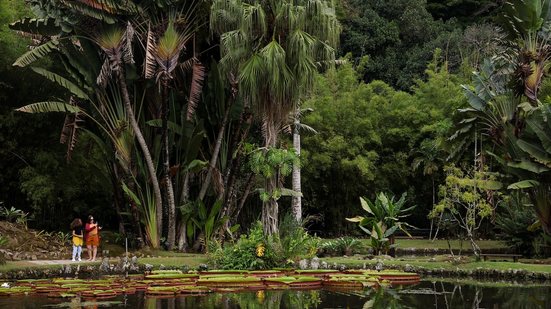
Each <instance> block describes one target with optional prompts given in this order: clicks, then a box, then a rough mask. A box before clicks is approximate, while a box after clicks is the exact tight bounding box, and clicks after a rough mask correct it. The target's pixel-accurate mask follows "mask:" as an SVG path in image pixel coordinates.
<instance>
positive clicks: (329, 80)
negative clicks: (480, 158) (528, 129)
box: [302, 63, 464, 234]
mask: <svg viewBox="0 0 551 309" xmlns="http://www.w3.org/2000/svg"><path fill="white" fill-rule="evenodd" d="M427 75H428V80H427V81H421V80H418V81H417V84H416V86H415V87H414V88H413V89H414V92H413V93H411V94H410V93H406V92H402V91H397V90H395V89H393V88H392V87H390V86H389V85H387V84H386V83H384V82H382V81H373V82H371V83H369V84H366V83H364V82H361V81H359V79H358V73H357V72H356V70H355V69H354V68H353V67H352V65H351V64H350V63H347V64H345V65H343V66H340V67H339V68H338V69H336V70H330V71H328V72H327V73H326V74H325V75H323V76H319V77H318V79H317V82H316V89H315V91H314V93H315V95H313V97H312V98H311V99H310V100H309V101H307V102H305V106H307V107H311V108H312V109H313V110H314V112H313V113H311V114H309V115H307V116H306V117H305V119H304V122H305V123H307V124H308V125H310V126H312V127H313V128H315V129H316V131H317V132H318V134H315V135H307V136H304V137H303V154H302V162H303V166H304V167H303V175H304V176H303V177H304V185H303V191H304V195H305V196H306V197H307V198H306V199H305V208H306V212H307V213H309V214H316V213H320V212H321V214H322V215H323V217H324V218H327V221H324V222H322V223H321V224H320V225H318V226H316V229H318V230H319V231H322V232H324V233H331V234H340V233H345V232H346V231H350V230H351V229H353V227H352V226H351V225H349V224H346V223H345V221H344V220H343V221H339V220H335V221H333V219H334V218H345V217H352V216H354V215H356V209H357V201H358V197H359V196H361V195H363V194H365V192H369V196H368V197H370V198H371V197H372V196H374V194H375V192H377V191H385V190H389V189H390V190H391V191H393V192H404V191H406V192H408V196H409V199H410V201H411V203H412V204H415V205H418V207H419V211H418V212H416V213H417V214H416V216H414V220H415V221H416V224H417V222H419V224H420V226H426V215H427V214H428V212H429V209H431V208H432V204H431V201H432V198H431V192H432V188H431V178H430V177H419V176H420V175H423V172H422V171H421V170H417V171H414V170H413V169H412V168H411V165H412V163H413V160H414V159H415V158H419V157H420V156H421V155H422V154H421V153H420V151H419V150H418V149H421V147H422V146H423V145H424V144H425V143H437V144H438V143H441V142H442V140H443V139H445V137H446V136H447V135H446V134H447V132H448V130H449V129H450V128H451V127H452V126H453V122H452V118H451V117H452V115H453V113H454V111H455V110H456V109H457V108H458V107H460V106H461V105H462V104H463V102H464V98H463V95H462V93H461V90H460V88H459V84H460V81H461V78H459V77H458V76H456V75H452V74H450V73H449V72H448V71H447V67H446V66H445V64H437V63H433V64H431V65H430V66H429V68H428V70H427ZM436 151H438V150H436ZM445 158H446V155H445V153H440V154H438V156H437V157H436V158H433V159H432V160H434V161H435V162H436V161H438V160H442V161H443V160H445ZM434 177H436V178H438V177H439V176H438V175H434Z"/></svg>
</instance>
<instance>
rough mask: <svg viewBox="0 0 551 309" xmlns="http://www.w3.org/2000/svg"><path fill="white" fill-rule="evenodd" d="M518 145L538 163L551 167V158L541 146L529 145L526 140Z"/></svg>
mask: <svg viewBox="0 0 551 309" xmlns="http://www.w3.org/2000/svg"><path fill="white" fill-rule="evenodd" d="M517 145H518V146H519V147H520V149H522V150H524V151H525V152H526V153H528V154H529V155H530V156H532V157H533V158H534V159H535V160H536V161H537V162H539V163H541V164H543V165H546V166H549V165H550V164H551V156H550V154H549V153H548V152H546V151H545V149H543V148H542V147H541V146H540V145H537V144H533V143H529V142H527V141H524V140H518V141H517Z"/></svg>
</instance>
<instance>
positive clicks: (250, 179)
mask: <svg viewBox="0 0 551 309" xmlns="http://www.w3.org/2000/svg"><path fill="white" fill-rule="evenodd" d="M253 183H254V174H252V173H251V174H250V175H249V177H248V180H247V185H246V186H245V191H243V196H242V197H241V201H240V202H239V206H237V209H236V211H235V214H232V215H231V218H230V221H231V222H232V223H234V224H235V223H236V222H237V218H239V214H240V213H241V209H243V206H244V205H245V202H246V201H247V198H248V197H249V194H250V193H251V189H252V188H253Z"/></svg>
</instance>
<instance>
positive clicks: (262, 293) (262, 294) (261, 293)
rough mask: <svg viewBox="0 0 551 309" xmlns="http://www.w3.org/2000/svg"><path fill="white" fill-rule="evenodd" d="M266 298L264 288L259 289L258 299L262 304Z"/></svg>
mask: <svg viewBox="0 0 551 309" xmlns="http://www.w3.org/2000/svg"><path fill="white" fill-rule="evenodd" d="M264 298H265V295H264V291H263V290H259V291H257V292H256V299H257V300H258V302H259V303H261V304H262V303H263V302H264Z"/></svg>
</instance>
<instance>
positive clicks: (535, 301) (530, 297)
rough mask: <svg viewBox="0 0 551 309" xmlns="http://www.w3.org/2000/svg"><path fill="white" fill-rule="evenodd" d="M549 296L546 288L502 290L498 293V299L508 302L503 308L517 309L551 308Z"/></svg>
mask: <svg viewBox="0 0 551 309" xmlns="http://www.w3.org/2000/svg"><path fill="white" fill-rule="evenodd" d="M549 296H550V295H549V289H546V288H531V289H530V290H528V289H523V288H502V289H498V290H497V293H496V298H497V299H502V300H506V301H505V302H503V305H502V308H516V309H532V308H551V300H548V298H549Z"/></svg>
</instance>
